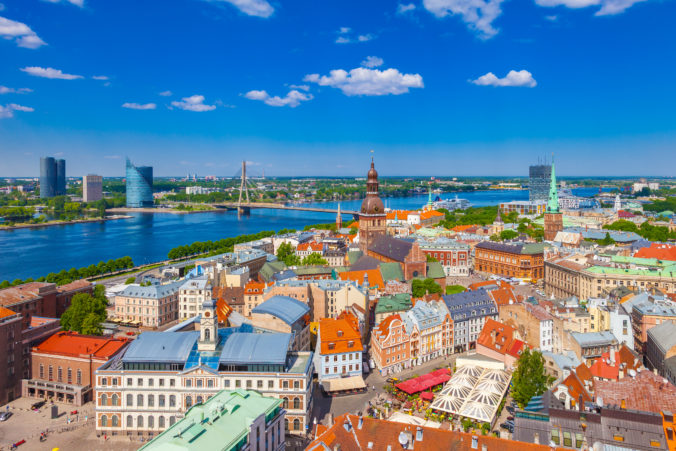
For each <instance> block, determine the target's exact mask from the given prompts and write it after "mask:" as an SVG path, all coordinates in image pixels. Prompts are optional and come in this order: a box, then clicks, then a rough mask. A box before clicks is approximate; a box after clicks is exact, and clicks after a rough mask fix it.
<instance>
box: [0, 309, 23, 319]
mask: <svg viewBox="0 0 676 451" xmlns="http://www.w3.org/2000/svg"><path fill="white" fill-rule="evenodd" d="M12 315H19V314H18V313H16V312H14V311H12V310H10V309H8V308H5V307H0V319H2V318H7V317H9V316H12Z"/></svg>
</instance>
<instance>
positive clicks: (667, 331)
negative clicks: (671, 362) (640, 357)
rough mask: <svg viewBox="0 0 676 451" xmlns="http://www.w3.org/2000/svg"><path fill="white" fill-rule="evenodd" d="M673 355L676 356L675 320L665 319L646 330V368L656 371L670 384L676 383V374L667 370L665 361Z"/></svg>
mask: <svg viewBox="0 0 676 451" xmlns="http://www.w3.org/2000/svg"><path fill="white" fill-rule="evenodd" d="M674 356H676V321H674V322H671V321H665V322H663V323H662V324H660V325H659V326H655V327H653V328H651V329H650V330H648V342H647V344H646V363H647V365H648V368H649V369H651V370H655V371H657V372H658V373H659V374H660V376H663V377H665V378H667V379H669V381H670V382H671V383H672V384H676V378H675V376H676V374H674V373H672V372H671V371H669V368H668V367H667V365H665V361H666V360H668V359H670V358H672V357H674Z"/></svg>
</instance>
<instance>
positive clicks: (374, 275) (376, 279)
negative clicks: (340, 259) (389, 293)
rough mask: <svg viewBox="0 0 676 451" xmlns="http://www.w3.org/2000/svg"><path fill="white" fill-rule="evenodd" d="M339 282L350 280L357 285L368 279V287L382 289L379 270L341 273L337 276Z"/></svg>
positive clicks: (383, 284) (382, 283)
mask: <svg viewBox="0 0 676 451" xmlns="http://www.w3.org/2000/svg"><path fill="white" fill-rule="evenodd" d="M338 277H339V278H340V280H352V281H353V282H357V284H358V285H362V284H363V283H364V277H366V278H367V279H368V283H369V287H378V288H384V287H385V283H384V282H383V276H382V275H381V274H380V269H369V270H362V271H343V272H341V273H339V274H338Z"/></svg>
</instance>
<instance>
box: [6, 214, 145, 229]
mask: <svg viewBox="0 0 676 451" xmlns="http://www.w3.org/2000/svg"><path fill="white" fill-rule="evenodd" d="M131 218H132V216H126V215H114V216H106V217H105V218H87V219H72V220H70V221H60V220H55V221H48V222H41V223H39V224H14V225H11V226H4V225H2V224H0V230H18V229H37V228H42V227H50V226H57V225H71V224H87V223H90V222H105V221H115V220H118V219H131Z"/></svg>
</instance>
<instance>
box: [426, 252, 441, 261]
mask: <svg viewBox="0 0 676 451" xmlns="http://www.w3.org/2000/svg"><path fill="white" fill-rule="evenodd" d="M438 261H439V260H437V259H436V258H434V257H432V256H431V255H430V254H427V263H432V262H438Z"/></svg>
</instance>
